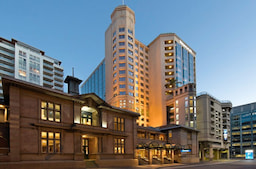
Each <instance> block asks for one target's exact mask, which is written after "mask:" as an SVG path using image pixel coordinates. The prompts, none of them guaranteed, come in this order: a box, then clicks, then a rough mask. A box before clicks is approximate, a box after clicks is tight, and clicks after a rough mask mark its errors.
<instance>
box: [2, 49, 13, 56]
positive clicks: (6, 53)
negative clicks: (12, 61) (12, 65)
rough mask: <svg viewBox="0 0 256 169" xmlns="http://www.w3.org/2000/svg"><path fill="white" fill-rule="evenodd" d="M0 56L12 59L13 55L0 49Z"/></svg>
mask: <svg viewBox="0 0 256 169" xmlns="http://www.w3.org/2000/svg"><path fill="white" fill-rule="evenodd" d="M0 54H3V55H6V56H9V57H11V58H14V53H10V52H6V51H4V50H1V49H0Z"/></svg>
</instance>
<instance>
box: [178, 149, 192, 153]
mask: <svg viewBox="0 0 256 169" xmlns="http://www.w3.org/2000/svg"><path fill="white" fill-rule="evenodd" d="M180 152H182V153H189V152H191V149H184V150H180Z"/></svg>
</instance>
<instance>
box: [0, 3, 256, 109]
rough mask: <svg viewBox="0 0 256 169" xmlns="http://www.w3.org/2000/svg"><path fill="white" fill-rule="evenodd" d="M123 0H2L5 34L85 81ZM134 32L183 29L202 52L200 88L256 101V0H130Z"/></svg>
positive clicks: (143, 37) (140, 35) (144, 36)
mask: <svg viewBox="0 0 256 169" xmlns="http://www.w3.org/2000/svg"><path fill="white" fill-rule="evenodd" d="M121 4H122V0H90V1H89V0H0V16H1V22H0V37H3V38H5V39H8V40H11V39H12V38H13V39H17V40H19V41H22V42H24V43H27V44H29V45H31V46H33V47H36V48H38V49H40V50H43V51H45V54H46V55H48V56H50V57H53V58H56V59H58V60H60V61H62V66H63V68H64V74H65V76H66V75H71V74H72V67H74V69H75V76H76V77H78V78H80V79H81V80H83V81H84V80H86V79H87V77H88V76H89V75H90V74H91V73H92V71H93V70H94V69H95V68H96V67H97V65H98V64H99V63H100V62H101V61H102V59H103V58H104V55H105V31H106V29H107V28H108V26H109V24H110V23H111V18H110V15H111V13H112V12H113V10H114V9H115V7H117V6H119V5H121ZM125 4H126V5H128V6H129V7H130V8H131V9H132V10H133V11H134V12H135V18H136V24H135V38H136V39H138V40H139V41H141V42H142V43H144V44H146V45H148V44H149V43H150V42H151V41H153V40H154V39H155V38H156V37H157V36H158V35H159V34H161V33H169V32H171V33H176V34H177V35H178V36H179V37H180V38H181V39H183V41H184V42H186V43H187V44H188V45H189V46H190V47H191V48H192V49H193V50H194V51H196V53H197V55H196V73H197V74H196V80H197V93H200V92H203V91H206V92H208V93H210V94H211V95H213V96H215V97H216V98H217V99H219V100H230V101H231V102H232V103H233V106H237V105H241V104H247V103H251V102H256V0H125Z"/></svg>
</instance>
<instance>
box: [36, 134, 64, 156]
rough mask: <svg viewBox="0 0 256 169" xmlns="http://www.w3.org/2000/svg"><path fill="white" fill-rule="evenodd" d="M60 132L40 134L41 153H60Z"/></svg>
mask: <svg viewBox="0 0 256 169" xmlns="http://www.w3.org/2000/svg"><path fill="white" fill-rule="evenodd" d="M60 138H61V137H60V132H46V131H42V132H41V152H42V153H60V140H61V139H60Z"/></svg>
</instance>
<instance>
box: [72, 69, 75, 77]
mask: <svg viewBox="0 0 256 169" xmlns="http://www.w3.org/2000/svg"><path fill="white" fill-rule="evenodd" d="M74 74H75V73H74V67H72V76H73V77H74Z"/></svg>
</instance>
